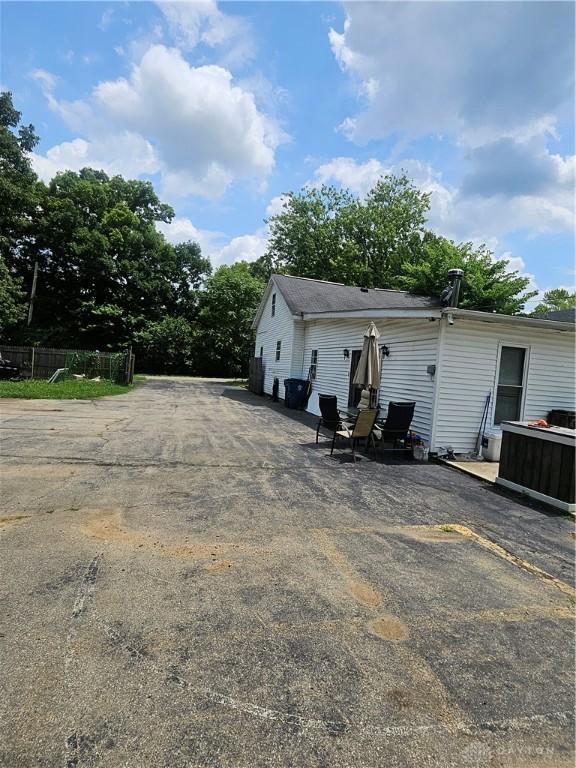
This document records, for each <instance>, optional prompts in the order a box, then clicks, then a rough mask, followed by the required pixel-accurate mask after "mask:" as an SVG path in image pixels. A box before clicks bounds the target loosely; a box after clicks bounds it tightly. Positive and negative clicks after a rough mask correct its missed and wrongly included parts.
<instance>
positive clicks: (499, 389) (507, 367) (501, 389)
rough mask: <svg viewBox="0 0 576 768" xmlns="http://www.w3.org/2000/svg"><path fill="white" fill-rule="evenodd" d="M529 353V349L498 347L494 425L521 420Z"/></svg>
mask: <svg viewBox="0 0 576 768" xmlns="http://www.w3.org/2000/svg"><path fill="white" fill-rule="evenodd" d="M529 352H530V348H529V347H519V346H507V345H504V344H502V345H501V346H500V350H499V354H498V371H497V376H496V392H495V396H494V424H500V423H501V422H503V421H521V420H522V415H523V412H524V393H525V390H526V374H527V371H528V356H529Z"/></svg>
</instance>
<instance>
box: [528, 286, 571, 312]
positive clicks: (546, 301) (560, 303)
mask: <svg viewBox="0 0 576 768" xmlns="http://www.w3.org/2000/svg"><path fill="white" fill-rule="evenodd" d="M574 307H576V291H568V290H567V289H566V288H552V289H551V290H549V291H546V292H545V293H544V297H543V299H542V301H541V302H540V303H539V304H538V305H537V306H536V309H535V310H534V312H532V314H533V315H536V316H537V315H543V314H545V313H546V312H556V311H558V310H561V309H574Z"/></svg>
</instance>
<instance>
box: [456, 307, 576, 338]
mask: <svg viewBox="0 0 576 768" xmlns="http://www.w3.org/2000/svg"><path fill="white" fill-rule="evenodd" d="M441 312H442V315H443V316H444V317H446V316H448V315H451V316H452V317H453V318H454V317H461V318H462V319H466V320H476V321H478V322H481V323H500V324H504V325H519V326H523V327H524V328H541V329H542V330H546V331H563V332H566V331H567V332H572V333H574V331H576V325H575V324H574V323H559V322H558V321H557V320H541V319H540V318H537V317H522V316H521V315H499V314H496V313H493V312H479V311H477V310H474V309H457V308H456V307H444V308H443V309H442V310H441Z"/></svg>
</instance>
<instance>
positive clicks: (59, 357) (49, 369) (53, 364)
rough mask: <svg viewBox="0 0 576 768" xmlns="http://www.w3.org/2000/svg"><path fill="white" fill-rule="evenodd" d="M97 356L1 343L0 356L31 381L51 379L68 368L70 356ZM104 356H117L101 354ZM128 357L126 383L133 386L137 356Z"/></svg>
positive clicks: (80, 350) (67, 350)
mask: <svg viewBox="0 0 576 768" xmlns="http://www.w3.org/2000/svg"><path fill="white" fill-rule="evenodd" d="M74 354H80V355H85V354H88V355H89V354H96V352H95V350H93V349H55V348H53V347H19V346H14V345H11V344H2V343H0V355H1V356H2V357H4V358H5V359H6V360H11V361H12V362H13V363H16V365H18V366H19V368H20V371H21V373H22V376H24V377H25V378H30V379H32V378H33V379H49V378H50V376H52V374H53V373H54V372H55V371H57V370H58V368H65V367H66V360H67V358H68V356H69V355H74ZM100 354H102V355H108V354H115V353H108V352H101V353H100ZM125 354H126V356H127V360H126V365H125V366H124V370H125V377H124V378H125V381H126V383H129V384H131V383H132V379H133V378H134V362H135V356H134V355H133V354H131V353H125Z"/></svg>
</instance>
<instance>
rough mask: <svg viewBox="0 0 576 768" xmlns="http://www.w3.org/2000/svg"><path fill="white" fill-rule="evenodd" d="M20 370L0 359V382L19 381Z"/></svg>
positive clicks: (9, 361)
mask: <svg viewBox="0 0 576 768" xmlns="http://www.w3.org/2000/svg"><path fill="white" fill-rule="evenodd" d="M20 378H22V377H21V375H20V368H19V367H18V366H17V365H16V363H13V362H12V361H11V360H5V359H4V358H3V357H0V380H2V379H4V380H5V379H20Z"/></svg>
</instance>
